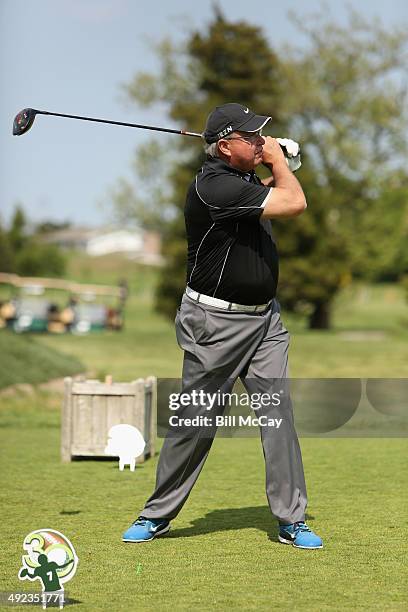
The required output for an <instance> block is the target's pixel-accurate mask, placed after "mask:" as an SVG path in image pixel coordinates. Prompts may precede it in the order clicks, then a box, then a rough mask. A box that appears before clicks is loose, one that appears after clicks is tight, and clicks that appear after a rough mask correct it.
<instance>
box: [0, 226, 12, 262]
mask: <svg viewBox="0 0 408 612" xmlns="http://www.w3.org/2000/svg"><path fill="white" fill-rule="evenodd" d="M12 270H13V252H12V248H11V245H10V240H9V237H8V233H7V232H6V231H5V230H4V229H3V227H2V225H1V224H0V272H12Z"/></svg>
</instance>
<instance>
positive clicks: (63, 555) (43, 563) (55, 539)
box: [18, 529, 78, 608]
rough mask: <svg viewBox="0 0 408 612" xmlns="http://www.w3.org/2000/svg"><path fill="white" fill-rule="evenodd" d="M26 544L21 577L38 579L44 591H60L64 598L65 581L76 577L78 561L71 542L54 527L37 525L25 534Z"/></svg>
mask: <svg viewBox="0 0 408 612" xmlns="http://www.w3.org/2000/svg"><path fill="white" fill-rule="evenodd" d="M23 548H24V550H25V551H26V553H27V554H25V555H23V556H22V558H21V559H22V563H23V565H22V567H21V568H20V571H19V573H18V577H19V579H20V580H31V581H33V580H39V581H40V582H41V586H42V591H43V593H45V594H46V593H59V594H61V595H62V599H60V600H59V601H60V603H61V601H62V602H63V592H64V587H63V586H62V585H63V584H64V583H65V582H68V580H71V578H73V577H74V575H75V572H76V569H77V565H78V557H77V555H76V552H75V549H74V547H73V546H72V544H71V542H70V541H69V540H68V538H67V537H66V536H64V535H63V534H62V533H60V532H59V531H55V530H54V529H37V530H36V531H32V532H31V533H29V534H28V535H27V536H26V537H25V538H24V542H23ZM43 603H44V600H43ZM60 607H61V605H60ZM43 608H44V605H43Z"/></svg>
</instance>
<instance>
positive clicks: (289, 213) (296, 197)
mask: <svg viewBox="0 0 408 612" xmlns="http://www.w3.org/2000/svg"><path fill="white" fill-rule="evenodd" d="M263 164H264V166H266V167H267V168H269V170H270V171H271V172H272V174H273V177H271V179H269V180H270V182H269V185H271V184H272V183H273V184H274V187H273V189H271V191H270V193H269V195H268V197H267V199H266V202H265V206H264V209H263V213H262V215H261V219H276V218H281V217H297V216H298V215H300V214H301V213H302V212H303V211H304V210H305V208H306V206H307V203H306V198H305V194H304V193H303V189H302V187H301V186H300V183H299V181H298V180H297V178H296V177H295V175H294V174H293V173H292V172H291V171H290V170H289V168H288V165H287V163H286V160H285V156H284V155H283V152H282V149H281V147H280V145H279V143H278V142H277V141H276V140H275V139H274V138H272V137H271V136H266V137H265V144H264V146H263ZM266 181H268V179H266V180H265V181H263V184H264V185H265V184H268V183H266Z"/></svg>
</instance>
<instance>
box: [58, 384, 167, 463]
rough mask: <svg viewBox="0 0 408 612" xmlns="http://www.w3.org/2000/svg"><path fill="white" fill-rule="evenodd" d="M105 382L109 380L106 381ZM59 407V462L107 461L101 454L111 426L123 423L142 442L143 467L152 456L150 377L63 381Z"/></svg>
mask: <svg viewBox="0 0 408 612" xmlns="http://www.w3.org/2000/svg"><path fill="white" fill-rule="evenodd" d="M107 379H109V377H107ZM64 382H65V392H64V402H63V406H62V431H61V459H62V461H65V462H68V461H71V460H72V458H73V457H109V456H110V455H106V454H105V448H106V445H107V442H108V432H109V429H110V428H111V427H112V425H119V424H120V423H127V424H128V425H134V426H135V427H137V428H138V429H139V431H140V432H141V434H142V435H143V438H144V439H145V441H146V447H145V450H144V453H143V455H141V456H140V457H138V458H137V461H136V462H137V463H143V462H144V461H145V459H147V458H148V457H152V456H153V455H154V453H155V443H156V402H157V383H156V378H155V377H154V376H150V377H149V378H146V379H143V378H139V379H138V380H135V381H134V382H131V383H111V382H104V383H103V382H100V381H97V380H87V381H74V380H73V379H72V378H65V381H64Z"/></svg>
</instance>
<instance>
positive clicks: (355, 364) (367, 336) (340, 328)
mask: <svg viewBox="0 0 408 612" xmlns="http://www.w3.org/2000/svg"><path fill="white" fill-rule="evenodd" d="M68 276H70V277H72V278H75V279H76V280H79V281H81V282H99V283H112V284H115V283H116V282H117V281H118V279H119V278H120V277H121V276H124V277H127V279H128V281H129V285H130V298H129V300H128V303H127V307H126V330H125V331H124V332H123V333H116V332H101V333H100V334H97V333H95V334H90V335H88V336H84V337H81V338H78V337H73V336H69V335H66V336H51V335H44V336H41V338H40V341H41V342H42V343H44V344H46V345H47V346H50V347H53V348H56V349H57V350H61V351H63V352H67V353H69V354H71V355H75V356H77V357H78V358H79V359H81V361H83V362H84V363H85V364H86V365H88V367H89V369H91V370H92V373H93V375H96V376H100V377H103V376H104V375H105V374H112V375H113V376H114V377H115V378H116V379H120V378H121V379H123V380H132V379H134V378H136V377H138V376H146V375H149V374H152V373H154V374H155V375H157V376H159V377H177V376H179V375H180V371H181V364H182V353H181V351H180V349H179V348H178V346H177V344H176V339H175V334H174V326H173V322H172V321H169V320H168V319H165V318H164V317H161V316H159V315H158V314H157V313H155V312H154V311H153V310H152V295H153V291H154V287H155V284H156V282H157V271H155V270H151V269H149V268H147V267H145V266H140V265H137V264H134V263H132V262H129V261H128V260H124V259H121V258H120V257H109V258H107V257H103V258H94V259H91V258H86V257H84V256H79V257H78V256H75V257H74V258H72V259H71V262H70V269H69V270H68ZM282 316H283V320H284V323H285V324H286V326H287V328H288V329H289V331H290V333H291V336H292V339H291V351H290V373H291V376H293V377H295V378H320V377H321V378H334V377H361V378H369V377H390V378H391V377H406V376H408V304H407V301H406V297H405V294H404V291H403V290H402V288H401V287H399V286H396V285H378V286H364V285H358V284H356V285H353V286H351V287H349V288H347V289H345V290H344V291H343V292H342V293H340V294H339V296H338V298H337V299H336V301H335V304H334V308H333V328H332V329H331V330H329V331H310V330H308V329H307V327H306V321H305V319H302V318H299V317H293V316H292V315H289V314H288V313H285V312H284V313H283V315H282Z"/></svg>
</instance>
